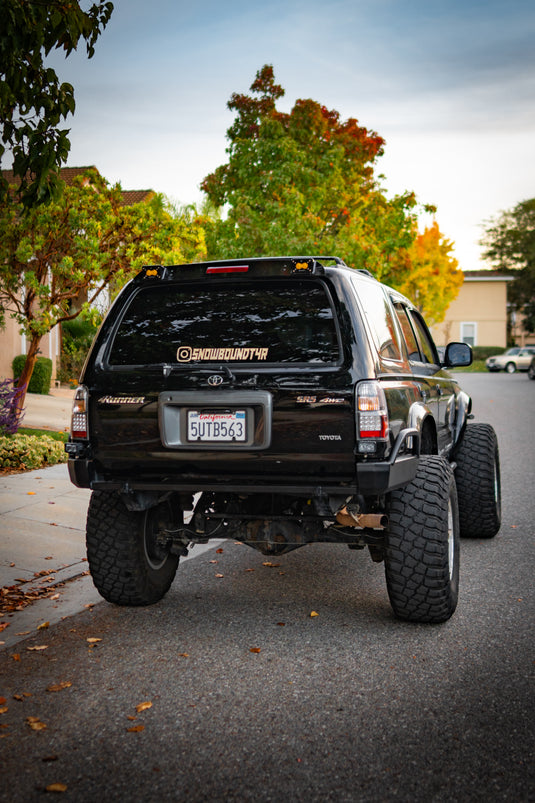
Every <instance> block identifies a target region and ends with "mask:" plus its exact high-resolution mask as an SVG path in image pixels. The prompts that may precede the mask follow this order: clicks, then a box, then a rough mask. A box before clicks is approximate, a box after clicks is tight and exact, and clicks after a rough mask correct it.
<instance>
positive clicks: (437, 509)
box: [385, 455, 459, 623]
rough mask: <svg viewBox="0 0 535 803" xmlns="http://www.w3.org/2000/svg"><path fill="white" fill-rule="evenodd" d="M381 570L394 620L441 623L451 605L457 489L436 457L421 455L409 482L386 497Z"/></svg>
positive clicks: (456, 564) (453, 600)
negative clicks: (384, 549) (416, 468)
mask: <svg viewBox="0 0 535 803" xmlns="http://www.w3.org/2000/svg"><path fill="white" fill-rule="evenodd" d="M385 574H386V585H387V589H388V596H389V597H390V603H391V605H392V608H393V610H394V613H395V614H396V616H398V617H399V618H400V619H407V620H409V621H411V622H435V623H438V622H445V621H446V620H447V619H449V618H450V616H451V615H452V613H453V612H454V610H455V608H456V607H457V595H458V590H459V516H458V511H457V490H456V487H455V478H454V476H453V471H452V470H451V467H450V465H449V463H447V462H446V460H444V459H443V458H441V457H436V456H435V455H429V456H425V457H422V458H421V460H420V464H419V466H418V471H417V473H416V477H415V478H414V479H413V480H412V482H410V483H409V484H408V485H406V486H405V487H404V488H400V489H398V490H396V491H393V492H392V494H391V496H390V511H389V526H388V532H387V537H386V552H385Z"/></svg>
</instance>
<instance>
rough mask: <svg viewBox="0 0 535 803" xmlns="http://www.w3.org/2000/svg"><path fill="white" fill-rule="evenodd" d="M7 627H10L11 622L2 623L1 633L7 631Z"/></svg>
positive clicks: (0, 624)
mask: <svg viewBox="0 0 535 803" xmlns="http://www.w3.org/2000/svg"><path fill="white" fill-rule="evenodd" d="M6 627H9V622H0V633H1V632H2V630H5V629H6Z"/></svg>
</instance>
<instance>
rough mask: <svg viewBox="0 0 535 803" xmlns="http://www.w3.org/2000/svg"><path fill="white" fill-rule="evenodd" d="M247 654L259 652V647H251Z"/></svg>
mask: <svg viewBox="0 0 535 803" xmlns="http://www.w3.org/2000/svg"><path fill="white" fill-rule="evenodd" d="M249 652H261V648H260V647H251V648H250V650H249Z"/></svg>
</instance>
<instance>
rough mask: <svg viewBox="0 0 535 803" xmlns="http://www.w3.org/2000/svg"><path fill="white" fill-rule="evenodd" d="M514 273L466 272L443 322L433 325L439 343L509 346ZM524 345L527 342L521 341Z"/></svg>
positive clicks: (434, 335)
mask: <svg viewBox="0 0 535 803" xmlns="http://www.w3.org/2000/svg"><path fill="white" fill-rule="evenodd" d="M511 281H514V279H513V277H512V276H508V275H505V274H502V273H498V272H496V271H492V270H475V271H465V274H464V282H463V284H462V286H461V289H460V290H459V295H458V296H457V298H456V299H454V300H453V301H452V303H451V304H450V306H449V307H448V311H447V313H446V317H445V319H444V321H442V323H439V324H437V325H436V326H434V327H432V334H433V337H434V339H435V341H436V343H437V344H438V345H441V346H443V345H446V343H449V342H451V341H460V342H463V343H468V344H469V345H470V346H502V347H503V348H504V349H505V348H506V346H507V284H508V282H511ZM518 345H523V343H520V342H519V343H518Z"/></svg>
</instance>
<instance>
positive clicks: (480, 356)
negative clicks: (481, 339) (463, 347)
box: [472, 346, 505, 360]
mask: <svg viewBox="0 0 535 803" xmlns="http://www.w3.org/2000/svg"><path fill="white" fill-rule="evenodd" d="M472 351H473V353H474V360H486V359H487V357H494V355H495V354H503V352H504V351H505V348H504V347H503V346H473V347H472Z"/></svg>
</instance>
